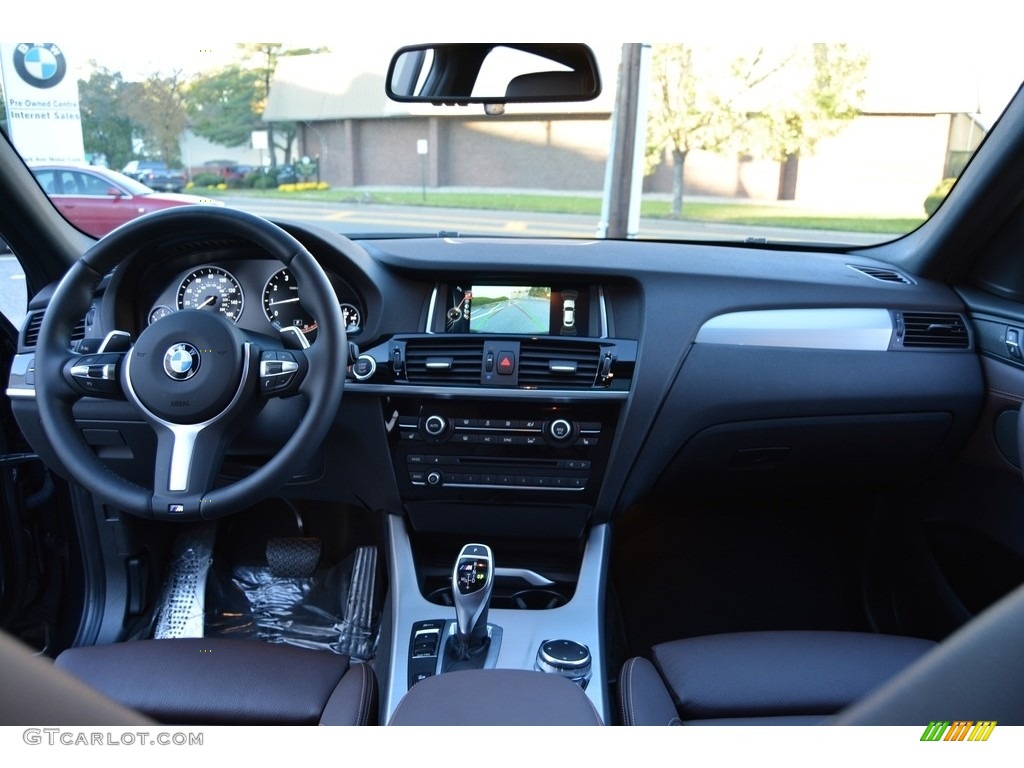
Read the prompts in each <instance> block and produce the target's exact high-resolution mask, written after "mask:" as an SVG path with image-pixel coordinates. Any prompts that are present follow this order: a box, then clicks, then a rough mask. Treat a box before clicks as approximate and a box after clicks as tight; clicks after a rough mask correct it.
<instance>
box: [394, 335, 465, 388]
mask: <svg viewBox="0 0 1024 768" xmlns="http://www.w3.org/2000/svg"><path fill="white" fill-rule="evenodd" d="M483 355H484V345H483V341H482V340H481V341H477V340H476V339H447V340H446V339H437V340H434V339H431V340H426V341H409V342H408V343H407V344H406V347H405V370H406V376H407V378H408V379H409V383H410V384H450V385H452V386H467V385H477V384H479V383H480V374H481V370H482V366H483Z"/></svg>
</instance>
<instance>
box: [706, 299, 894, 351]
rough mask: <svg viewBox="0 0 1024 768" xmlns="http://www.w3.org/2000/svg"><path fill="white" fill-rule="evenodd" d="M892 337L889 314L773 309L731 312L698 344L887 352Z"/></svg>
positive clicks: (712, 324)
mask: <svg viewBox="0 0 1024 768" xmlns="http://www.w3.org/2000/svg"><path fill="white" fill-rule="evenodd" d="M892 335H893V321H892V315H891V314H890V313H889V310H887V309H769V310H755V311H751V312H729V313H727V314H724V315H718V316H716V317H712V318H711V319H710V320H708V321H707V322H705V323H704V325H702V326H701V328H700V330H699V331H698V332H697V337H696V339H695V340H694V341H695V343H697V344H731V345H741V346H750V347H788V348H797V349H830V350H853V351H861V352H884V351H886V350H887V349H889V344H890V342H891V340H892Z"/></svg>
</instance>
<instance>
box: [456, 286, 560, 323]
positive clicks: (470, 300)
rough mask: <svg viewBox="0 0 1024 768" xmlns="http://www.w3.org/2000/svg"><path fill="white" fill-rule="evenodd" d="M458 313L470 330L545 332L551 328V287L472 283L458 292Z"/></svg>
mask: <svg viewBox="0 0 1024 768" xmlns="http://www.w3.org/2000/svg"><path fill="white" fill-rule="evenodd" d="M458 309H461V316H462V318H464V319H467V320H468V321H469V332H470V333H489V334H505V333H521V334H527V335H537V334H543V335H547V334H548V332H549V331H550V330H551V288H550V287H545V288H541V287H537V286H528V285H474V286H473V287H471V288H469V289H468V290H466V291H465V292H464V293H463V294H462V307H458Z"/></svg>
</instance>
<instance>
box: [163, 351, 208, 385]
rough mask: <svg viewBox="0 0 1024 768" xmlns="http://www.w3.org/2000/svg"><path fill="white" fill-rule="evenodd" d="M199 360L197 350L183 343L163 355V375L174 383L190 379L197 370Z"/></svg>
mask: <svg viewBox="0 0 1024 768" xmlns="http://www.w3.org/2000/svg"><path fill="white" fill-rule="evenodd" d="M200 360H201V358H200V357H199V350H198V349H196V348H195V347H193V346H192V345H191V344H189V343H187V342H184V341H183V342H181V343H179V344H175V345H173V346H172V347H170V348H168V350H167V351H166V352H165V353H164V373H166V374H167V375H168V376H170V377H171V378H172V379H174V380H176V381H184V380H185V379H191V378H192V377H193V376H195V375H196V371H198V370H199V363H200Z"/></svg>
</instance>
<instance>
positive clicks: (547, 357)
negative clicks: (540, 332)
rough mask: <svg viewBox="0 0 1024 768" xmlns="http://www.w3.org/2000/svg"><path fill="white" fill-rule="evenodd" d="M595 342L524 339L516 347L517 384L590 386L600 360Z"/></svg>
mask: <svg viewBox="0 0 1024 768" xmlns="http://www.w3.org/2000/svg"><path fill="white" fill-rule="evenodd" d="M600 352H601V348H600V346H599V345H597V344H566V343H561V342H546V341H538V342H527V341H524V342H523V343H522V344H521V345H520V348H519V386H521V387H538V388H542V389H590V388H591V387H593V386H594V382H595V381H596V379H597V369H598V366H599V364H600V362H601V358H600Z"/></svg>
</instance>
